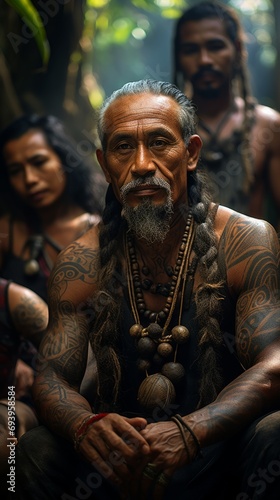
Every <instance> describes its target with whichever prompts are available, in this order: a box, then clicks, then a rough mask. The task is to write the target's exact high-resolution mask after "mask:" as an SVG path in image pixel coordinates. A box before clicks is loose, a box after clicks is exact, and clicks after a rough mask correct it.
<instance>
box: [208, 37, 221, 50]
mask: <svg viewBox="0 0 280 500" xmlns="http://www.w3.org/2000/svg"><path fill="white" fill-rule="evenodd" d="M224 48H225V44H224V42H223V41H222V40H213V41H212V42H210V43H209V44H208V49H209V50H212V51H213V52H215V51H218V50H222V49H224Z"/></svg>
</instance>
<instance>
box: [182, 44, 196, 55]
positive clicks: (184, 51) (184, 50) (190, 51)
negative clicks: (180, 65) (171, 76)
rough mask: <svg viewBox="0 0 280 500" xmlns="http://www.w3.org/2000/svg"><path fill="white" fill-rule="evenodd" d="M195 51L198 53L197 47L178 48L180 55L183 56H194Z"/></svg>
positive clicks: (185, 46)
mask: <svg viewBox="0 0 280 500" xmlns="http://www.w3.org/2000/svg"><path fill="white" fill-rule="evenodd" d="M197 51H198V47H197V45H182V46H181V48H180V54H181V55H183V56H188V55H191V54H195V53H196V52H197Z"/></svg>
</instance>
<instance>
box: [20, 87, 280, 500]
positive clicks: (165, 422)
mask: <svg viewBox="0 0 280 500" xmlns="http://www.w3.org/2000/svg"><path fill="white" fill-rule="evenodd" d="M99 136H100V142H101V147H100V149H98V151H97V156H98V160H99V162H100V165H101V167H102V169H103V171H104V174H105V176H106V180H107V182H108V183H109V187H108V191H107V196H106V206H105V210H104V213H103V217H102V222H101V223H100V224H99V226H98V227H97V226H95V227H93V228H92V229H90V230H89V231H88V232H87V233H86V234H84V235H83V236H82V237H81V238H79V239H78V240H76V241H75V242H74V243H72V244H71V245H70V246H68V247H67V248H66V249H65V250H63V251H62V253H61V254H60V255H59V257H58V260H57V263H56V265H55V267H54V269H53V271H52V274H51V277H50V285H49V297H50V300H49V307H50V323H49V328H48V331H47V334H46V336H45V338H44V340H43V342H42V344H41V349H40V365H39V366H38V375H37V377H36V380H35V384H34V393H33V394H34V400H35V404H36V408H37V410H38V414H39V418H40V420H41V422H42V423H43V424H44V425H42V426H40V427H37V428H36V429H34V430H31V431H30V432H28V433H26V434H25V435H24V436H23V438H22V439H21V440H20V442H19V444H18V447H17V451H18V453H17V487H16V496H17V497H18V498H21V499H28V500H32V499H34V500H35V499H36V500H51V499H58V498H63V499H69V498H71V499H72V498H94V499H96V498H100V499H102V500H104V499H112V500H113V499H114V500H115V499H117V498H122V499H124V498H125V499H129V498H131V499H132V498H133V499H134V498H136V499H146V498H151V499H154V500H159V499H161V498H166V499H169V500H171V499H172V498H178V499H185V498H191V499H192V500H194V499H210V498H211V499H213V498H215V499H223V500H228V499H229V498H231V495H232V494H235V495H239V497H238V498H239V499H241V498H242V499H245V498H246V499H249V498H259V499H262V500H263V499H267V500H268V499H269V500H272V499H274V500H276V499H278V496H279V458H280V457H279V450H280V446H279V444H280V443H279V440H280V433H279V427H280V412H279V405H280V403H279V389H280V364H279V355H280V342H279V325H280V307H279V305H280V304H279V290H280V283H279V242H278V238H277V234H276V232H275V230H274V229H273V228H272V226H271V225H270V224H268V223H267V222H265V221H262V220H258V219H253V218H250V217H247V216H244V215H243V214H240V213H238V212H235V211H233V210H231V209H228V208H226V207H224V206H218V205H216V204H214V203H212V202H211V200H210V198H209V196H208V193H207V188H206V185H205V182H204V180H203V178H202V176H201V174H199V173H198V172H197V170H196V167H197V163H198V159H199V154H200V149H201V139H200V137H199V135H197V134H196V133H195V114H194V109H193V107H192V105H191V103H190V101H189V100H188V99H187V98H186V96H185V95H184V94H183V93H182V92H180V91H179V90H178V88H177V87H176V86H174V85H172V84H170V83H166V82H157V81H150V80H142V81H139V82H132V83H128V84H126V85H124V87H122V88H121V89H120V90H117V91H115V92H114V93H113V94H112V96H111V97H109V98H108V99H107V100H106V101H105V102H104V105H103V107H102V109H101V111H100V118H99ZM89 341H90V344H91V346H92V349H93V354H94V356H95V361H96V365H95V373H93V377H94V380H95V387H94V394H93V405H92V406H91V405H90V404H89V402H88V401H87V400H86V399H85V398H84V397H82V395H81V394H80V385H81V380H82V377H83V375H84V371H85V367H86V361H87V350H88V343H89ZM41 450H44V452H43V453H41ZM277 467H278V468H277ZM259 471H261V473H262V477H261V479H260V480H258V475H259V474H260V472H259ZM263 471H266V480H264V478H263ZM260 482H262V483H264V487H263V488H261V487H260ZM261 486H263V484H261ZM255 494H256V495H259V496H257V497H256V496H255ZM234 498H236V496H235V497H234Z"/></svg>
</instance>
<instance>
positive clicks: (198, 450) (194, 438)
mask: <svg viewBox="0 0 280 500" xmlns="http://www.w3.org/2000/svg"><path fill="white" fill-rule="evenodd" d="M171 420H173V421H174V422H175V423H176V424H177V425H178V423H179V422H180V424H181V425H182V426H183V427H184V428H185V429H186V430H187V431H188V432H189V433H190V435H191V436H192V438H193V440H194V442H195V445H196V449H197V453H196V456H195V458H197V457H202V453H201V446H200V442H199V440H198V438H197V437H196V435H195V433H194V431H193V430H192V429H191V427H190V426H189V425H188V424H187V423H186V422H185V421H184V420H183V418H182V417H181V415H179V414H178V413H176V415H174V416H173V417H171ZM178 426H179V425H178Z"/></svg>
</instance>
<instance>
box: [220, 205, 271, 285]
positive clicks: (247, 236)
mask: <svg viewBox="0 0 280 500" xmlns="http://www.w3.org/2000/svg"><path fill="white" fill-rule="evenodd" d="M279 248H280V247H279V240H278V237H277V234H276V231H275V230H274V229H273V227H272V226H271V225H270V224H269V223H268V222H266V221H263V220H258V219H254V218H251V217H247V216H245V215H241V214H237V213H234V214H233V215H232V216H231V217H230V218H229V219H228V221H227V223H226V225H225V227H224V231H223V233H222V236H221V239H220V243H219V254H220V258H222V260H223V262H224V264H225V268H226V270H227V274H228V277H230V278H231V279H232V281H233V282H235V283H236V281H237V282H238V284H239V285H240V284H241V282H242V283H243V284H244V282H245V280H246V279H250V280H251V278H252V276H253V277H254V280H255V279H257V276H259V278H260V277H261V275H263V273H264V272H266V273H269V274H270V275H271V273H273V274H274V273H275V276H277V274H279V273H278V271H277V270H279V254H280V252H279ZM258 273H259V274H258ZM246 277H247V278H246ZM262 278H263V276H262ZM255 285H256V283H255Z"/></svg>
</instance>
